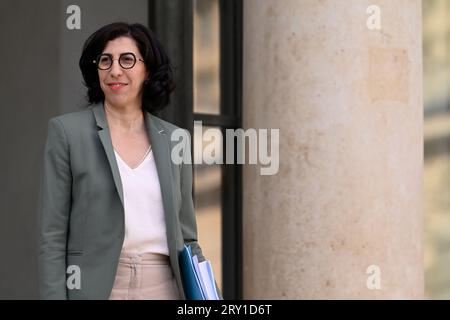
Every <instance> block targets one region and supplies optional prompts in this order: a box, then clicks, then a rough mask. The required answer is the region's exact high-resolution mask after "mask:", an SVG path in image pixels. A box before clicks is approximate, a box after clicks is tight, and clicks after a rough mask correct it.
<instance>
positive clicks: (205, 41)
mask: <svg viewBox="0 0 450 320" xmlns="http://www.w3.org/2000/svg"><path fill="white" fill-rule="evenodd" d="M219 70H220V32H219V1H218V0H194V112H196V113H208V114H219V113H220V71H219Z"/></svg>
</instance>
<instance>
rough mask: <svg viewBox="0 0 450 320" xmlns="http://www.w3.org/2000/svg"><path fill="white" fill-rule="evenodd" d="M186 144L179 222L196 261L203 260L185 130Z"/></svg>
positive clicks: (189, 153)
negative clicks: (195, 256)
mask: <svg viewBox="0 0 450 320" xmlns="http://www.w3.org/2000/svg"><path fill="white" fill-rule="evenodd" d="M187 137H188V138H187V139H184V140H185V141H186V145H185V147H184V154H183V161H182V163H181V175H180V177H181V178H180V182H181V209H180V216H179V219H180V224H181V232H182V234H183V239H184V243H185V244H189V245H190V247H191V250H192V254H193V255H197V258H198V261H199V262H202V261H205V260H206V259H205V257H204V256H203V253H202V249H201V247H200V245H199V244H198V237H197V221H196V217H195V210H194V201H193V198H192V165H191V163H192V161H191V160H192V157H191V143H190V139H189V137H190V135H189V132H187ZM216 288H217V292H218V294H219V297H220V299H223V297H222V292H221V291H220V289H219V287H218V286H217V282H216Z"/></svg>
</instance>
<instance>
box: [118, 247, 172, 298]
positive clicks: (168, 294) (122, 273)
mask: <svg viewBox="0 0 450 320" xmlns="http://www.w3.org/2000/svg"><path fill="white" fill-rule="evenodd" d="M109 299H110V300H153V299H155V300H178V299H180V294H179V291H178V285H177V283H176V280H175V277H174V275H173V272H172V268H171V267H170V260H169V257H168V256H166V255H162V254H155V253H144V254H140V255H137V254H130V253H124V252H122V253H121V255H120V259H119V265H118V267H117V273H116V278H115V281H114V286H113V289H112V291H111V295H110V297H109Z"/></svg>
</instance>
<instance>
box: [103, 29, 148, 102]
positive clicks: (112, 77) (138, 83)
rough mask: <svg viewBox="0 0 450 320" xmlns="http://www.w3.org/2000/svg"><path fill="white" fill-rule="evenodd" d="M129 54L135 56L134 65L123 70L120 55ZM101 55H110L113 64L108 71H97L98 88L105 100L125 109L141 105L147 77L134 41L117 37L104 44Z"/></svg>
mask: <svg viewBox="0 0 450 320" xmlns="http://www.w3.org/2000/svg"><path fill="white" fill-rule="evenodd" d="M127 52H131V53H133V54H134V55H135V56H136V64H135V65H134V67H133V68H131V69H124V68H122V67H121V66H120V64H119V60H118V59H119V57H120V55H121V54H122V53H127ZM102 54H110V55H112V58H113V62H112V66H111V68H109V69H108V70H100V69H99V70H98V77H99V81H100V87H101V88H102V90H103V93H104V94H105V100H106V101H107V102H108V103H109V104H111V105H114V106H118V107H119V106H120V107H126V106H128V105H133V104H138V105H139V106H140V104H141V96H142V85H143V82H144V80H145V79H147V77H148V71H147V68H146V67H145V63H144V62H143V61H141V60H143V57H142V56H141V54H140V52H139V49H138V47H137V46H136V43H135V41H134V40H133V39H132V38H129V37H119V38H116V39H114V40H111V41H109V42H108V43H107V44H106V47H105V49H104V50H103V52H102Z"/></svg>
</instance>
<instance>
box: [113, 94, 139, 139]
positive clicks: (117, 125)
mask: <svg viewBox="0 0 450 320" xmlns="http://www.w3.org/2000/svg"><path fill="white" fill-rule="evenodd" d="M104 106H105V114H106V118H107V121H108V125H109V127H110V128H111V129H114V130H116V129H118V130H120V131H121V132H123V133H138V132H142V130H145V121H144V114H143V112H142V109H141V108H140V107H137V106H136V107H114V106H113V105H111V104H109V103H108V102H106V101H105V103H104Z"/></svg>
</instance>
